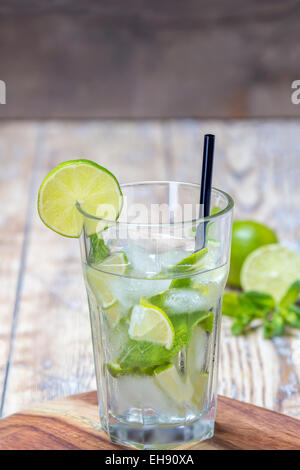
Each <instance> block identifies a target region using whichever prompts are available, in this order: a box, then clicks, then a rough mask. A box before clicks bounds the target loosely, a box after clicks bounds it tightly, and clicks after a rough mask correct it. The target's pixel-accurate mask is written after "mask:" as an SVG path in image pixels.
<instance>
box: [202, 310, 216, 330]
mask: <svg viewBox="0 0 300 470" xmlns="http://www.w3.org/2000/svg"><path fill="white" fill-rule="evenodd" d="M214 319H215V314H214V313H213V312H211V313H210V315H209V316H208V317H206V318H204V319H203V320H200V322H199V326H200V327H201V328H202V329H203V330H205V331H208V332H209V333H212V330H213V327H214Z"/></svg>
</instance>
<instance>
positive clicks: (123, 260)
mask: <svg viewBox="0 0 300 470" xmlns="http://www.w3.org/2000/svg"><path fill="white" fill-rule="evenodd" d="M96 266H97V269H101V271H105V272H106V273H109V274H119V275H122V274H125V272H126V270H127V267H128V259H127V256H126V255H125V253H124V252H123V251H117V252H115V253H112V254H111V255H110V256H107V258H105V260H104V261H102V263H99V264H97V265H96Z"/></svg>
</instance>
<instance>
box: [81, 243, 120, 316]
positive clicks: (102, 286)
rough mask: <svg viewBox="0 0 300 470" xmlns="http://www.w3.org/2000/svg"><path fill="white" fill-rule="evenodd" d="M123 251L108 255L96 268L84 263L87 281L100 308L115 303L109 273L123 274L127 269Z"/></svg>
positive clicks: (105, 307)
mask: <svg viewBox="0 0 300 470" xmlns="http://www.w3.org/2000/svg"><path fill="white" fill-rule="evenodd" d="M127 263H128V261H127V258H126V255H125V253H123V252H116V253H113V254H112V255H110V256H108V257H107V258H106V259H105V260H104V261H103V262H102V263H99V264H97V269H96V268H94V267H92V266H89V265H86V277H87V282H88V284H89V286H90V288H91V290H92V292H93V293H94V295H95V297H96V299H97V301H98V303H99V304H100V305H101V307H102V308H104V309H108V308H109V307H112V306H113V305H114V304H116V303H117V299H116V298H115V296H114V294H113V292H112V290H111V288H110V282H109V281H111V278H110V276H109V274H105V272H102V270H103V271H106V272H107V273H110V274H120V275H121V274H124V273H125V271H126V269H127Z"/></svg>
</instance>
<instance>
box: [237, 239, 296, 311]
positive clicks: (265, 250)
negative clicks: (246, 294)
mask: <svg viewBox="0 0 300 470" xmlns="http://www.w3.org/2000/svg"><path fill="white" fill-rule="evenodd" d="M299 278H300V256H299V255H298V254H297V253H295V252H294V251H292V250H290V249H289V248H285V247H283V246H281V245H279V244H272V245H265V246H262V247H260V248H258V249H257V250H255V251H253V252H252V253H251V254H250V255H249V256H248V257H247V258H246V260H245V263H244V264H243V267H242V271H241V284H242V288H243V289H244V290H245V291H248V290H257V291H261V292H265V293H267V294H270V295H272V296H273V297H274V299H275V300H276V301H277V302H278V301H279V300H280V299H281V298H282V297H283V295H284V294H285V292H286V291H287V289H288V288H289V287H290V285H291V284H292V283H293V282H294V281H296V280H297V279H299Z"/></svg>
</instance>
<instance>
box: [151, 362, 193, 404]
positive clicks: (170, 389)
mask: <svg viewBox="0 0 300 470" xmlns="http://www.w3.org/2000/svg"><path fill="white" fill-rule="evenodd" d="M154 380H155V382H156V383H157V384H158V386H159V387H160V388H161V389H162V390H163V391H164V392H165V393H166V394H167V395H168V396H169V397H170V398H172V399H173V400H175V401H176V402H178V403H182V402H186V401H189V400H191V398H192V396H193V394H194V389H193V386H192V384H191V381H190V379H189V377H186V378H185V380H184V379H183V378H182V377H181V376H180V375H179V373H178V372H177V369H176V367H175V366H174V364H167V365H165V366H161V367H157V368H156V369H155V372H154Z"/></svg>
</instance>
